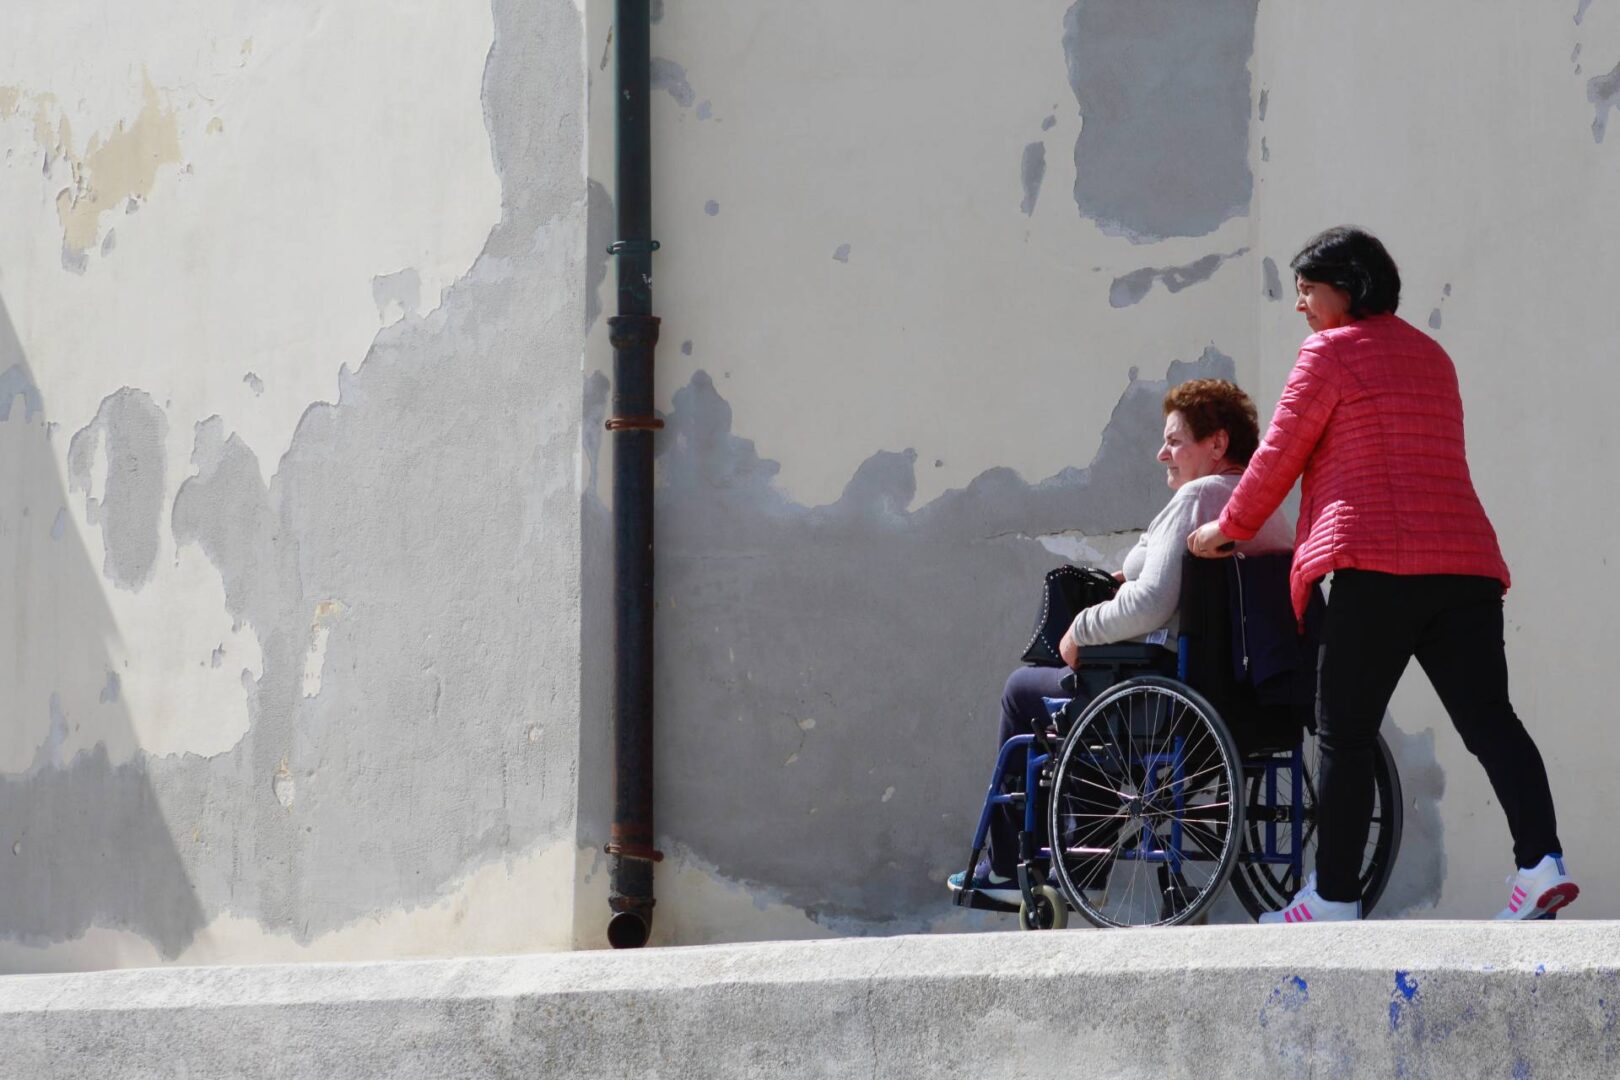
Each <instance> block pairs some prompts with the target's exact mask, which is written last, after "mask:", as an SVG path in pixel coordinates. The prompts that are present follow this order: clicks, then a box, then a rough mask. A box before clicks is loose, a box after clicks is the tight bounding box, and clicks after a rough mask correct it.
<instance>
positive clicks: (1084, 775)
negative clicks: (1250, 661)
mask: <svg viewBox="0 0 1620 1080" xmlns="http://www.w3.org/2000/svg"><path fill="white" fill-rule="evenodd" d="M1241 776H1242V772H1241V765H1240V762H1239V759H1238V756H1237V751H1236V748H1235V747H1234V746H1233V743H1232V738H1231V735H1230V734H1229V733H1228V731H1227V729H1226V725H1225V724H1224V723H1223V722H1222V721H1221V719H1220V716H1219V714H1218V713H1216V711H1215V709H1214V708H1213V707H1212V706H1211V705H1210V704H1209V703H1208V702H1207V701H1205V700H1204V699H1203V698H1202V697H1201V696H1200V695H1198V694H1197V693H1196V692H1194V691H1192V690H1191V689H1190V688H1188V687H1186V686H1184V685H1182V684H1181V683H1178V682H1175V681H1173V680H1170V679H1164V678H1160V677H1157V676H1142V677H1139V678H1136V679H1131V680H1128V681H1126V682H1123V683H1121V684H1119V685H1118V686H1116V687H1113V688H1111V689H1110V690H1108V691H1106V692H1104V693H1103V694H1102V695H1100V696H1099V697H1098V698H1097V699H1096V700H1095V701H1093V702H1092V703H1091V705H1090V706H1089V707H1088V708H1087V709H1086V710H1085V712H1084V713H1083V714H1082V715H1081V717H1080V719H1079V720H1078V721H1076V723H1075V725H1074V727H1073V729H1072V730H1071V731H1070V732H1069V735H1068V737H1067V739H1066V740H1065V741H1064V744H1063V750H1062V752H1061V753H1060V755H1059V759H1058V764H1057V766H1056V767H1055V768H1054V769H1053V771H1052V774H1051V789H1050V796H1049V798H1048V806H1047V809H1048V832H1047V836H1048V838H1049V840H1050V844H1051V852H1052V868H1053V873H1054V876H1055V877H1056V878H1057V881H1058V884H1059V887H1060V888H1061V889H1062V891H1063V894H1064V897H1065V898H1066V899H1067V900H1068V902H1069V903H1070V905H1071V906H1073V907H1074V908H1075V909H1076V910H1077V911H1079V912H1080V913H1081V914H1082V915H1084V916H1085V918H1086V919H1087V920H1089V921H1090V922H1092V923H1094V924H1095V925H1098V926H1151V925H1171V924H1175V923H1182V922H1186V921H1188V920H1190V919H1192V918H1194V917H1195V916H1196V915H1197V914H1198V913H1199V912H1200V911H1202V910H1203V909H1204V908H1205V907H1206V906H1207V905H1208V904H1209V903H1210V902H1211V901H1212V900H1213V899H1214V897H1215V896H1216V895H1217V894H1218V893H1219V891H1220V889H1221V887H1222V886H1223V885H1224V884H1225V883H1226V879H1227V877H1228V876H1229V875H1230V873H1231V869H1232V865H1233V863H1234V861H1235V859H1236V856H1237V852H1238V848H1239V846H1240V841H1241V838H1242V834H1243V799H1242V786H1241Z"/></svg>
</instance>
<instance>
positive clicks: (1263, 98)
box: [1255, 88, 1271, 120]
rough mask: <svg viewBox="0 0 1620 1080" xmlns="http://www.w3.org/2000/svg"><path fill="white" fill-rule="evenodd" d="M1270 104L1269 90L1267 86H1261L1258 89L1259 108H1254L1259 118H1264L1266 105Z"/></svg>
mask: <svg viewBox="0 0 1620 1080" xmlns="http://www.w3.org/2000/svg"><path fill="white" fill-rule="evenodd" d="M1270 104H1271V90H1270V89H1269V88H1262V89H1261V91H1260V105H1259V108H1258V109H1256V110H1255V111H1256V112H1257V113H1258V114H1259V116H1260V119H1262V120H1264V119H1265V118H1266V106H1268V105H1270Z"/></svg>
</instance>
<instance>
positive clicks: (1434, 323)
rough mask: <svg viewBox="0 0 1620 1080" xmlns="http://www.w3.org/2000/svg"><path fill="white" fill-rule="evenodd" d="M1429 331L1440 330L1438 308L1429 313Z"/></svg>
mask: <svg viewBox="0 0 1620 1080" xmlns="http://www.w3.org/2000/svg"><path fill="white" fill-rule="evenodd" d="M1429 329H1430V330H1438V329H1440V309H1439V308H1435V309H1434V310H1433V311H1431V312H1429Z"/></svg>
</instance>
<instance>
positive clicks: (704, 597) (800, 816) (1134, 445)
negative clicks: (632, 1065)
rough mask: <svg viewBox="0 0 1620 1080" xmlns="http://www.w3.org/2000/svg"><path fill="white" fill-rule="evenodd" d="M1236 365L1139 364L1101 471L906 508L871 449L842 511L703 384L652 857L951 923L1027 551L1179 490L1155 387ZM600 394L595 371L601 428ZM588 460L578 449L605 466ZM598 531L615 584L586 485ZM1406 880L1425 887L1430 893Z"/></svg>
mask: <svg viewBox="0 0 1620 1080" xmlns="http://www.w3.org/2000/svg"><path fill="white" fill-rule="evenodd" d="M1232 375H1233V364H1232V361H1231V360H1230V359H1229V358H1228V357H1226V356H1224V355H1222V354H1221V353H1219V352H1218V351H1216V350H1215V349H1213V348H1211V349H1208V350H1206V351H1205V353H1204V355H1203V356H1201V357H1200V358H1199V359H1198V360H1196V361H1194V362H1192V363H1182V362H1179V361H1178V362H1174V363H1172V364H1171V365H1170V366H1169V370H1168V373H1167V377H1166V378H1165V379H1162V380H1152V379H1141V378H1137V377H1136V374H1135V372H1134V371H1133V372H1132V378H1131V380H1130V383H1129V385H1128V386H1127V388H1126V390H1125V393H1124V395H1123V396H1122V397H1121V398H1120V400H1119V403H1118V404H1117V405H1116V407H1115V409H1114V411H1113V414H1112V416H1111V418H1110V420H1109V422H1108V425H1107V427H1106V429H1105V430H1104V431H1103V433H1102V437H1101V442H1100V447H1099V449H1098V451H1097V454H1096V456H1095V458H1094V459H1093V460H1092V462H1091V463H1090V465H1088V466H1087V467H1085V468H1066V469H1063V470H1062V471H1060V472H1058V473H1057V474H1055V475H1054V476H1052V477H1050V478H1048V479H1046V480H1043V481H1040V482H1038V483H1033V484H1031V483H1027V482H1025V481H1024V480H1022V479H1021V478H1020V477H1019V476H1018V475H1017V474H1015V473H1014V472H1012V471H1011V470H1008V469H992V470H990V471H988V472H986V473H984V474H982V475H981V476H979V477H978V478H976V479H975V480H974V481H973V482H972V483H970V484H969V485H968V486H967V487H966V488H963V489H959V490H953V491H950V492H947V493H946V494H944V495H942V496H940V497H939V498H937V499H935V500H934V501H932V502H930V503H929V504H927V505H925V506H923V507H921V508H919V509H916V510H912V509H909V506H910V503H911V501H912V498H913V495H914V493H915V474H914V469H915V460H914V458H915V455H914V454H912V453H911V452H910V451H906V452H904V453H890V452H880V453H876V454H874V455H872V456H871V457H870V458H868V459H867V460H866V461H865V462H864V463H862V465H861V466H860V467H859V468H858V469H857V470H856V473H855V475H854V477H853V478H852V479H851V480H850V482H849V484H848V486H847V487H846V488H845V490H844V493H843V495H842V496H841V497H840V498H839V499H838V501H836V502H834V503H832V504H830V505H827V506H820V507H804V506H800V505H798V504H796V503H794V502H792V501H791V500H790V499H788V498H787V496H786V495H784V494H783V493H782V492H781V490H780V489H779V488H777V487H776V486H775V483H774V478H775V475H776V472H777V465H776V463H775V462H772V461H769V460H765V459H762V458H760V457H759V456H758V454H757V453H756V452H755V449H754V445H753V443H752V442H751V441H749V440H747V439H744V438H740V437H738V436H737V435H735V434H734V433H733V432H732V424H731V408H730V406H729V405H728V404H727V403H726V401H725V400H724V399H723V398H722V397H721V396H720V394H719V392H718V391H717V390H716V388H715V386H714V383H713V382H712V380H711V379H710V378H709V377H708V376H707V375H706V374H704V373H702V372H699V373H698V374H697V375H695V376H694V377H693V379H692V380H691V382H690V383H689V384H688V385H687V386H686V387H685V388H683V389H681V390H680V391H678V392H677V393H676V394H675V398H674V407H673V410H672V411H671V413H670V414H669V415H668V416H667V417H666V422H667V426H666V428H665V430H664V431H663V432H662V433H661V435H660V442H659V458H658V461H659V470H660V471H659V478H660V486H659V488H658V520H657V529H658V532H657V536H658V540H657V552H658V567H657V597H658V615H657V618H658V639H657V648H658V652H657V655H656V657H655V663H656V671H657V674H656V680H657V687H656V693H657V698H656V700H657V702H658V716H659V723H658V727H657V754H658V759H657V770H658V772H657V811H656V812H657V823H658V829H659V834H660V843H661V844H662V845H664V846H665V847H666V849H667V850H668V851H669V852H670V853H671V855H673V856H676V857H677V859H680V858H683V857H689V858H690V859H692V860H694V862H695V863H696V864H701V866H702V868H704V869H706V870H708V871H709V872H712V873H715V874H718V875H719V876H720V877H721V878H723V879H724V880H726V881H730V882H734V883H740V884H741V885H743V886H744V887H745V888H747V889H748V890H749V892H750V893H752V894H753V895H755V896H756V897H757V898H759V899H760V900H761V901H766V900H769V901H775V902H779V903H783V904H787V905H790V906H792V907H794V908H798V909H800V910H802V911H805V912H806V913H808V914H809V915H810V916H811V917H812V918H814V919H815V920H816V921H817V922H819V923H821V924H822V925H823V926H824V927H826V928H830V929H834V930H838V931H847V932H856V933H859V932H868V931H871V930H882V931H885V932H902V931H907V930H914V929H920V928H924V927H926V926H927V925H929V924H931V923H932V922H934V921H936V920H938V919H940V918H941V917H943V916H946V915H948V914H949V913H950V912H951V911H953V910H954V909H952V908H950V906H949V903H948V900H947V897H946V893H945V890H944V888H943V886H942V881H943V879H944V877H945V875H946V874H947V873H949V872H951V871H953V870H956V869H960V864H961V863H962V862H964V861H965V859H966V856H967V849H968V843H969V841H970V839H971V829H972V827H973V825H974V823H975V822H976V820H977V812H978V806H979V802H980V800H981V799H982V797H983V790H984V784H985V781H986V779H987V777H988V774H989V770H990V766H991V763H992V761H993V755H994V750H995V730H996V724H995V718H996V702H997V698H998V694H999V691H1000V688H1001V684H1002V681H1003V680H1004V679H1005V677H1006V675H1007V673H1008V672H1009V671H1010V670H1011V669H1012V668H1013V667H1015V666H1016V665H1017V663H1018V659H1017V658H1018V654H1019V652H1020V650H1021V649H1022V646H1023V644H1024V641H1025V639H1026V637H1027V634H1028V630H1029V622H1030V620H1031V618H1032V617H1033V610H1034V604H1035V602H1036V597H1037V594H1038V588H1039V582H1040V579H1041V575H1042V574H1043V573H1044V572H1045V571H1046V570H1047V569H1049V568H1051V567H1052V566H1054V565H1056V564H1057V563H1058V562H1060V561H1061V560H1060V559H1059V557H1057V556H1055V555H1052V554H1051V553H1049V552H1048V551H1047V550H1046V548H1045V547H1043V546H1042V544H1041V543H1040V542H1039V541H1038V540H1037V539H1036V538H1037V537H1040V536H1043V535H1048V534H1057V533H1065V532H1069V533H1078V534H1081V535H1083V536H1088V537H1094V538H1095V537H1105V536H1109V535H1112V534H1121V533H1130V532H1133V531H1136V530H1140V529H1143V528H1145V527H1146V526H1147V524H1148V522H1149V521H1150V520H1151V519H1152V517H1153V515H1154V514H1155V513H1157V512H1158V510H1159V509H1160V508H1162V506H1163V505H1164V502H1165V500H1166V498H1167V494H1166V492H1165V489H1164V477H1163V472H1162V469H1161V467H1160V466H1159V464H1158V462H1157V461H1156V460H1155V459H1154V451H1155V450H1156V448H1157V446H1158V442H1159V435H1160V429H1161V427H1162V416H1161V412H1160V402H1161V400H1162V397H1163V395H1164V392H1165V390H1166V389H1167V388H1168V387H1169V386H1170V385H1173V384H1175V383H1178V382H1181V381H1183V380H1186V379H1190V378H1201V377H1225V378H1231V377H1232ZM606 398H607V382H606V379H605V378H602V377H601V376H593V377H592V379H591V380H589V381H588V383H587V392H586V400H587V408H586V418H585V424H586V432H587V433H589V432H591V430H592V428H593V427H599V426H600V419H601V417H600V415H599V414H600V413H601V412H602V410H603V409H604V408H605V404H606ZM595 448H596V447H595V445H594V443H593V442H592V441H590V439H589V435H587V447H586V449H587V455H588V460H589V462H590V468H591V469H593V470H594V468H595V465H594V459H595V453H594V451H595ZM591 490H592V487H591V486H588V487H587V491H591ZM586 535H587V540H586V543H585V580H586V582H587V583H593V582H594V583H596V587H598V588H599V587H601V583H603V582H606V581H607V580H608V575H609V574H610V572H611V535H610V533H609V532H608V519H607V515H606V511H605V510H603V509H602V507H601V504H600V503H598V502H596V500H595V499H594V498H590V497H588V498H587V514H586ZM593 537H594V539H593ZM585 607H586V611H587V613H589V612H590V611H591V610H592V605H590V604H587V605H585ZM610 633H611V626H610V613H609V614H608V616H604V617H601V618H597V619H595V620H594V621H592V620H590V619H587V623H586V627H585V635H586V642H587V656H590V655H592V650H593V649H594V648H601V649H605V648H610V647H611V643H610V638H609V637H608V635H609V634H610ZM598 682H600V679H598ZM600 692H601V693H602V694H604V695H610V693H611V688H610V687H604V688H603V689H602V690H601V691H600ZM600 711H601V712H602V714H603V715H604V717H605V715H606V712H607V710H606V709H603V710H600ZM597 727H605V724H604V725H597ZM1408 749H1409V748H1408ZM1429 753H1430V759H1431V760H1432V748H1431V749H1430V750H1429ZM610 765H611V758H610V755H609V753H608V750H607V745H606V742H605V736H599V737H598V738H597V739H595V740H591V739H586V740H585V745H584V747H583V748H582V756H581V770H582V775H585V776H590V775H601V776H604V777H606V776H607V775H608V769H609V768H610ZM1403 765H1407V767H1408V768H1420V766H1419V765H1418V764H1417V763H1415V762H1414V763H1412V764H1410V765H1408V764H1407V762H1405V761H1403ZM606 786H607V785H605V784H603V785H599V789H600V790H599V791H598V792H597V794H596V797H595V798H591V797H590V796H589V795H588V794H586V795H585V796H584V799H583V801H582V805H581V827H582V834H583V835H584V836H586V837H600V836H605V833H606V819H607V802H606V792H605V789H606ZM1412 794H1413V792H1412V790H1411V789H1410V788H1409V791H1408V795H1409V796H1410V795H1412ZM1436 820H1437V819H1436ZM1435 839H1436V840H1437V839H1438V837H1436V838H1435ZM1431 888H1432V890H1433V893H1432V894H1429V890H1430V889H1431ZM1402 891H1403V894H1404V895H1403V899H1405V900H1407V901H1408V902H1418V901H1420V900H1421V899H1423V898H1424V894H1428V895H1429V898H1432V895H1437V894H1438V879H1435V880H1434V881H1433V882H1432V884H1431V883H1429V882H1423V883H1421V884H1420V885H1417V886H1415V887H1414V888H1413V889H1408V890H1402ZM1392 899H1393V897H1392ZM739 932H740V933H746V932H747V931H746V929H745V928H739Z"/></svg>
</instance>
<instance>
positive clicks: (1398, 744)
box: [1377, 715, 1446, 919]
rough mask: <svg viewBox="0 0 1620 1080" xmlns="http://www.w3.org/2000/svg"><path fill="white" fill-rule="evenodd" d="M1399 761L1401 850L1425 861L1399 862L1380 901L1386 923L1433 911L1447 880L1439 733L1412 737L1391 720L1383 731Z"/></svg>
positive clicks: (1386, 719)
mask: <svg viewBox="0 0 1620 1080" xmlns="http://www.w3.org/2000/svg"><path fill="white" fill-rule="evenodd" d="M1379 731H1380V733H1381V734H1382V735H1383V737H1384V741H1385V742H1386V743H1388V744H1389V750H1390V753H1391V754H1393V755H1394V757H1395V768H1396V771H1397V772H1398V773H1399V774H1400V778H1401V796H1402V798H1403V799H1404V800H1405V802H1406V806H1405V811H1406V812H1405V817H1404V819H1403V821H1402V823H1401V850H1403V851H1421V852H1424V853H1425V857H1424V858H1422V859H1397V860H1396V861H1395V868H1394V869H1393V870H1392V871H1390V879H1389V884H1388V885H1387V886H1386V887H1385V889H1384V895H1383V896H1382V897H1381V898H1380V899H1379V901H1378V912H1377V916H1378V917H1379V918H1381V919H1387V918H1390V917H1391V916H1395V915H1400V914H1402V913H1404V912H1410V911H1414V910H1421V909H1426V908H1433V907H1434V906H1435V904H1437V903H1438V902H1439V900H1440V886H1441V884H1442V883H1443V882H1444V881H1445V879H1446V849H1445V826H1444V824H1443V822H1442V821H1441V818H1440V797H1441V796H1442V795H1444V794H1445V790H1446V774H1445V772H1444V770H1442V769H1441V768H1440V763H1439V760H1438V759H1437V758H1436V757H1435V746H1434V729H1433V728H1425V729H1424V730H1422V731H1420V732H1417V733H1416V734H1410V735H1409V734H1407V733H1406V732H1405V731H1403V730H1401V728H1399V727H1398V726H1397V725H1396V722H1395V719H1394V717H1392V716H1389V715H1386V716H1385V717H1384V723H1383V726H1382V727H1381V728H1380V729H1379Z"/></svg>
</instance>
